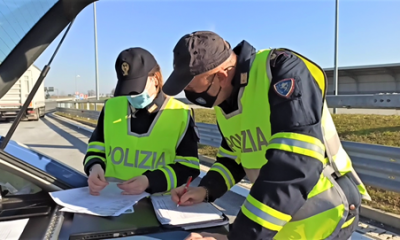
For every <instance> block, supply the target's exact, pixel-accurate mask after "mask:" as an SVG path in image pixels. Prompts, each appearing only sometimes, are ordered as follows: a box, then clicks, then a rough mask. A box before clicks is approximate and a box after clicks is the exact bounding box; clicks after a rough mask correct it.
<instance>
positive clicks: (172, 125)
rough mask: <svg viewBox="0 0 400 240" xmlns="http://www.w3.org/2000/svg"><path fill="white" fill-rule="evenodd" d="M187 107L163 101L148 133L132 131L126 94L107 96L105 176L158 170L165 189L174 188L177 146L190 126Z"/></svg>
mask: <svg viewBox="0 0 400 240" xmlns="http://www.w3.org/2000/svg"><path fill="white" fill-rule="evenodd" d="M189 119H190V108H189V107H188V106H187V105H185V104H183V103H182V102H180V101H178V100H175V99H173V98H168V99H166V100H165V102H164V104H163V105H162V107H161V109H160V110H159V111H158V113H157V115H156V117H155V119H154V120H153V123H152V124H151V126H150V128H149V130H148V132H146V133H143V134H137V133H133V132H131V130H130V128H131V109H130V105H129V103H128V100H127V99H126V97H115V98H111V99H109V100H108V101H107V102H106V103H105V107H104V141H105V152H106V172H105V177H107V178H116V179H120V180H128V179H131V178H133V177H136V176H139V175H142V174H143V173H144V172H145V171H147V170H153V169H160V170H162V171H163V172H164V174H165V176H166V177H167V181H168V189H171V188H175V187H176V176H175V172H174V171H173V170H172V168H170V167H169V166H168V164H171V163H174V162H178V161H179V159H176V149H177V147H178V146H179V143H180V141H181V140H182V138H183V136H184V134H185V133H186V130H187V128H188V125H189Z"/></svg>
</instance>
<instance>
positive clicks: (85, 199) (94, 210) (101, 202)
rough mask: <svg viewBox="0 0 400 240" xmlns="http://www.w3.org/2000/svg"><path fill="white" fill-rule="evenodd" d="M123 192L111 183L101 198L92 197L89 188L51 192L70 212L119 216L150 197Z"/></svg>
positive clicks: (56, 200) (101, 194) (58, 202)
mask: <svg viewBox="0 0 400 240" xmlns="http://www.w3.org/2000/svg"><path fill="white" fill-rule="evenodd" d="M121 192H122V190H121V189H120V188H118V186H117V183H113V182H111V183H109V185H108V186H106V187H105V188H104V189H103V190H102V191H101V192H100V196H92V195H90V194H89V188H88V187H84V188H75V189H69V190H64V191H57V192H51V193H50V196H51V197H52V198H53V200H54V201H55V202H56V203H57V204H58V205H60V206H63V207H64V208H66V209H68V210H67V211H68V212H70V211H73V212H75V213H84V214H91V215H96V216H119V215H121V214H123V213H124V212H125V211H126V210H128V209H131V207H132V206H133V205H134V204H135V203H137V202H138V201H139V200H141V199H142V198H144V197H147V196H149V195H150V194H148V193H142V194H140V195H122V194H121ZM66 209H65V210H66Z"/></svg>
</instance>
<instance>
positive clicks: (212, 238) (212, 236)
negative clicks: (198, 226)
mask: <svg viewBox="0 0 400 240" xmlns="http://www.w3.org/2000/svg"><path fill="white" fill-rule="evenodd" d="M185 240H228V237H227V236H225V235H222V234H217V233H206V232H202V233H191V234H190V235H189V236H187V237H186V238H185Z"/></svg>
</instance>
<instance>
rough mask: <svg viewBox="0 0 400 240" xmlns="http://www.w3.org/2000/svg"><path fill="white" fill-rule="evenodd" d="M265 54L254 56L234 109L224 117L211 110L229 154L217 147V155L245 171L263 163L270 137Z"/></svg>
mask: <svg viewBox="0 0 400 240" xmlns="http://www.w3.org/2000/svg"><path fill="white" fill-rule="evenodd" d="M269 53H270V50H262V51H259V52H258V53H257V56H256V58H255V60H254V62H253V65H252V67H251V70H250V73H249V81H248V85H247V86H246V87H245V88H241V89H240V90H239V97H238V103H239V104H238V105H239V108H238V110H236V111H234V112H232V113H229V114H225V113H224V111H223V110H222V109H221V108H220V107H218V106H216V107H214V110H215V114H216V117H217V121H218V125H219V127H220V129H221V132H222V134H223V137H224V138H225V140H226V142H227V143H228V145H229V147H230V148H231V150H232V151H233V152H229V151H227V150H226V149H224V148H220V149H219V155H220V156H223V157H229V158H231V159H235V161H236V162H237V163H242V166H243V167H244V168H248V169H259V168H261V167H262V166H263V165H264V164H266V163H267V160H266V159H265V151H266V147H267V145H268V143H267V140H268V139H269V138H271V128H270V125H271V124H270V122H269V117H270V108H269V100H268V91H269V87H270V81H269V76H268V75H267V71H266V62H265V60H266V59H267V58H268V56H269ZM263 60H264V61H263ZM243 77H247V76H243ZM246 80H247V79H246ZM258 92H263V94H257V93H258ZM254 103H258V104H254ZM260 103H262V104H260ZM249 116H251V117H249Z"/></svg>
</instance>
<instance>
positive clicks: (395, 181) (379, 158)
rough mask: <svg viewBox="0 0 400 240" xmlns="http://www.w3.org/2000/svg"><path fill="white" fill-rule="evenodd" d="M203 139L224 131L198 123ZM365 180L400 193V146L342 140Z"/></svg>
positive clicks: (212, 142) (214, 139)
mask: <svg viewBox="0 0 400 240" xmlns="http://www.w3.org/2000/svg"><path fill="white" fill-rule="evenodd" d="M57 111H58V112H62V113H68V114H70V115H72V116H79V117H83V118H88V119H98V117H99V114H100V112H98V111H91V110H80V109H71V108H65V107H57ZM197 126H198V128H199V135H200V143H201V144H203V145H208V146H212V147H217V148H218V147H219V146H220V143H221V135H220V133H219V131H218V128H217V126H216V125H214V124H206V123H197ZM342 144H343V147H344V149H345V150H346V151H347V153H348V154H349V156H350V158H351V159H352V161H353V166H354V168H355V170H356V171H357V173H358V174H359V176H360V178H361V179H362V181H363V182H364V183H365V184H366V185H368V186H372V187H377V188H380V189H384V190H388V191H394V192H398V193H400V148H397V147H388V146H383V145H374V144H364V143H356V142H347V141H342Z"/></svg>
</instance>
